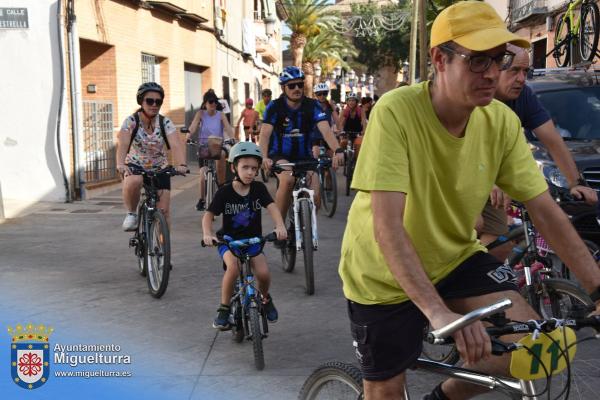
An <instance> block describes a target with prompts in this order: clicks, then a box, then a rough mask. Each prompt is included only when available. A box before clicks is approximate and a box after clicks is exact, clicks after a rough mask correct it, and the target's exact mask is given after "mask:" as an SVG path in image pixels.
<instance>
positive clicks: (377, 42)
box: [352, 0, 410, 74]
mask: <svg viewBox="0 0 600 400" xmlns="http://www.w3.org/2000/svg"><path fill="white" fill-rule="evenodd" d="M398 11H405V12H410V4H409V1H408V0H401V1H400V2H399V4H398V5H389V6H384V7H381V9H379V8H378V7H377V6H376V5H375V4H374V3H367V4H357V5H352V14H353V15H361V16H362V17H363V18H364V19H369V20H370V19H371V18H372V17H373V16H374V15H376V14H386V13H392V12H398ZM353 42H354V46H355V47H356V48H357V50H358V52H359V54H358V56H357V57H356V61H358V62H359V63H361V64H363V65H364V66H366V67H367V73H369V74H374V73H376V72H377V71H378V70H379V68H381V67H383V66H394V67H395V68H396V70H398V69H399V68H400V65H401V62H402V60H406V59H407V58H408V53H409V49H410V21H406V22H405V23H404V24H403V25H402V26H401V27H400V29H399V30H396V31H386V30H384V29H381V28H380V29H378V30H377V34H376V35H373V36H368V35H367V36H361V37H354V41H353Z"/></svg>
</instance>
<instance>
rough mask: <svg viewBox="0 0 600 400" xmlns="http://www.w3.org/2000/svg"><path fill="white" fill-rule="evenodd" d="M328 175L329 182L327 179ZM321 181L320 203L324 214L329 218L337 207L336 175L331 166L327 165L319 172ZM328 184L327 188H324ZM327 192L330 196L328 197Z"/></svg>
mask: <svg viewBox="0 0 600 400" xmlns="http://www.w3.org/2000/svg"><path fill="white" fill-rule="evenodd" d="M328 177H329V182H327V179H328ZM320 178H321V179H320V181H321V204H322V206H323V207H322V209H323V212H324V214H325V216H327V217H329V218H331V217H333V216H334V215H335V210H336V209H337V176H336V173H335V171H334V170H333V168H331V167H329V168H327V169H325V170H323V171H322V173H321V174H320ZM328 185H329V186H330V188H329V190H327V189H326V188H327V187H328ZM328 193H330V194H331V196H330V197H331V198H328V196H329V195H328Z"/></svg>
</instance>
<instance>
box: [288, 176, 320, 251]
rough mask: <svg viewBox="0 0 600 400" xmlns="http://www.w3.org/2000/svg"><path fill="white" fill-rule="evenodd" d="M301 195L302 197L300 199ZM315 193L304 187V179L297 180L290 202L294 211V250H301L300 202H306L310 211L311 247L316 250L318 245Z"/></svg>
mask: <svg viewBox="0 0 600 400" xmlns="http://www.w3.org/2000/svg"><path fill="white" fill-rule="evenodd" d="M300 195H302V197H300ZM314 199H315V191H314V190H312V189H308V188H307V187H306V177H302V178H300V179H298V183H297V184H296V188H295V189H294V191H293V192H292V201H293V209H294V229H295V232H294V234H295V236H296V250H297V251H300V250H301V249H302V232H301V231H300V202H301V201H308V204H309V206H310V210H311V231H312V240H313V242H312V246H313V249H314V250H317V247H318V245H319V237H318V229H317V212H316V209H317V207H316V206H315V200H314Z"/></svg>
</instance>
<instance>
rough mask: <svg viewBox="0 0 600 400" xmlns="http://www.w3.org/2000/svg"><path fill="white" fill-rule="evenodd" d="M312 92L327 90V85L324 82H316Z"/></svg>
mask: <svg viewBox="0 0 600 400" xmlns="http://www.w3.org/2000/svg"><path fill="white" fill-rule="evenodd" d="M313 92H315V93H319V92H329V86H327V84H326V83H325V82H320V83H317V84H316V85H315V87H314V88H313Z"/></svg>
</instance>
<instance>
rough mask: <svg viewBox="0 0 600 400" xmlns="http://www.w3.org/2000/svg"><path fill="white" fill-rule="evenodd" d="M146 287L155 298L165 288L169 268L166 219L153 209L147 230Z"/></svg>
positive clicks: (169, 258) (161, 293)
mask: <svg viewBox="0 0 600 400" xmlns="http://www.w3.org/2000/svg"><path fill="white" fill-rule="evenodd" d="M147 244H148V248H147V251H146V254H147V259H148V289H149V290H150V294H151V295H152V296H153V297H156V298H157V299H158V298H160V297H161V296H162V295H163V294H165V291H166V290H167V285H168V284H169V272H170V269H171V241H170V237H169V228H168V226H167V220H166V219H165V216H164V215H163V213H162V212H161V211H160V210H155V211H154V215H153V217H152V222H151V223H150V229H149V231H148V241H147Z"/></svg>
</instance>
